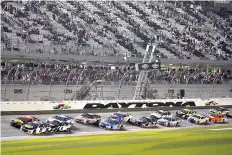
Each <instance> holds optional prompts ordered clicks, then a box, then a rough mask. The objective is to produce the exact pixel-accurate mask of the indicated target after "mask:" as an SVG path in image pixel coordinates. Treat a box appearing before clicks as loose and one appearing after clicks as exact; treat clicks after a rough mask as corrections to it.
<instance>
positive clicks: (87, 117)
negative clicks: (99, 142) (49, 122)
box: [75, 113, 101, 125]
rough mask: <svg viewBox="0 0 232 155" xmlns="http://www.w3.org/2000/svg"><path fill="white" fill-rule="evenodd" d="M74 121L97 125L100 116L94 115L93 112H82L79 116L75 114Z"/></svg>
mask: <svg viewBox="0 0 232 155" xmlns="http://www.w3.org/2000/svg"><path fill="white" fill-rule="evenodd" d="M75 121H76V122H77V123H83V124H94V125H99V123H100V122H101V116H99V115H95V114H89V113H85V114H82V115H80V116H77V117H76V118H75Z"/></svg>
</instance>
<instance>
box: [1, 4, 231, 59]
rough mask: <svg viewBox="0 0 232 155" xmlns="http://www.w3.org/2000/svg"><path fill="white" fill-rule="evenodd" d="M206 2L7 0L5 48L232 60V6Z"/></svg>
mask: <svg viewBox="0 0 232 155" xmlns="http://www.w3.org/2000/svg"><path fill="white" fill-rule="evenodd" d="M205 3H206V2H202V3H201V2H198V4H193V2H174V1H173V2H161V1H157V2H155V1H154V2H150V1H149V2H148V1H147V2H146V1H132V2H131V1H130V2H129V1H125V2H123V1H31V2H22V1H4V2H2V3H1V7H2V13H1V17H2V18H1V19H2V23H1V25H2V33H1V41H2V42H1V49H2V52H15V53H17V52H26V53H41V54H42V53H47V54H51V55H54V54H60V55H93V56H94V55H96V56H115V55H118V56H127V57H142V56H143V54H144V50H145V47H146V45H147V44H148V43H150V42H151V43H156V45H157V49H156V53H157V54H158V55H159V56H160V57H161V58H168V59H193V60H198V59H210V60H232V42H231V40H232V29H231V23H232V22H231V21H232V18H231V17H232V16H231V11H226V10H222V11H221V12H215V11H213V10H212V8H210V7H209V5H208V3H206V4H205Z"/></svg>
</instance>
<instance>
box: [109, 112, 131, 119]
mask: <svg viewBox="0 0 232 155" xmlns="http://www.w3.org/2000/svg"><path fill="white" fill-rule="evenodd" d="M109 117H111V118H115V119H116V118H120V119H122V120H123V121H124V122H130V120H131V119H132V115H131V114H129V113H123V112H120V111H119V112H116V113H114V114H113V115H111V116H109Z"/></svg>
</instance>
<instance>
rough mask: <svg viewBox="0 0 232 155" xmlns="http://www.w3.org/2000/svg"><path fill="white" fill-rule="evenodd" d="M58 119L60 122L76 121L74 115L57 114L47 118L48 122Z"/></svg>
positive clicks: (70, 122)
mask: <svg viewBox="0 0 232 155" xmlns="http://www.w3.org/2000/svg"><path fill="white" fill-rule="evenodd" d="M53 121H57V122H59V123H63V122H65V123H67V124H71V125H73V124H74V123H75V120H74V119H73V118H72V117H69V116H66V115H56V116H54V117H50V118H48V119H47V122H53Z"/></svg>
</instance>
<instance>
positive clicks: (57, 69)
mask: <svg viewBox="0 0 232 155" xmlns="http://www.w3.org/2000/svg"><path fill="white" fill-rule="evenodd" d="M60 69H62V68H61V67H60V66H59V68H57V69H56V70H55V72H53V73H52V76H51V79H50V88H49V95H48V99H49V100H50V97H51V90H52V79H53V76H54V75H55V73H56V72H57V71H58V70H60Z"/></svg>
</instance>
